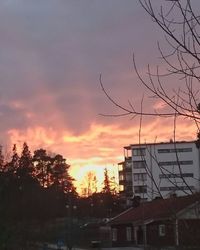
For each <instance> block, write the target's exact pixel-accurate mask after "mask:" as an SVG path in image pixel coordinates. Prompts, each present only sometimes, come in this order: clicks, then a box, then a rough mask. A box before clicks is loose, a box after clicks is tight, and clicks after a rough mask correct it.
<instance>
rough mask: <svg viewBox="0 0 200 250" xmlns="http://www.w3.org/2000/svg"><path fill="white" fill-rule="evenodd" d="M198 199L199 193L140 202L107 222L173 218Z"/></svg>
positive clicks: (116, 222) (199, 198)
mask: <svg viewBox="0 0 200 250" xmlns="http://www.w3.org/2000/svg"><path fill="white" fill-rule="evenodd" d="M197 201H200V194H199V193H198V194H194V195H188V196H183V197H173V198H169V199H157V200H153V201H151V202H144V203H141V204H140V205H139V206H138V207H136V208H134V207H132V208H129V209H128V210H126V211H125V212H123V213H121V214H119V215H118V216H116V217H115V218H113V219H112V220H111V221H110V222H109V224H111V225H112V224H126V223H132V222H137V221H138V222H139V221H143V222H144V221H148V220H158V219H165V218H173V216H175V214H177V213H178V212H180V211H181V210H183V209H185V208H186V207H188V206H190V205H192V204H194V203H195V202H197Z"/></svg>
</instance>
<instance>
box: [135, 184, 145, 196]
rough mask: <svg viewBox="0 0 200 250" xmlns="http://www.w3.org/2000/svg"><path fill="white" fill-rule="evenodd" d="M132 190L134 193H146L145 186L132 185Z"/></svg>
mask: <svg viewBox="0 0 200 250" xmlns="http://www.w3.org/2000/svg"><path fill="white" fill-rule="evenodd" d="M134 192H135V193H136V194H139V193H147V186H146V185H145V186H134Z"/></svg>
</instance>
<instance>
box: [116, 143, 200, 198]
mask: <svg viewBox="0 0 200 250" xmlns="http://www.w3.org/2000/svg"><path fill="white" fill-rule="evenodd" d="M118 166H119V185H120V193H121V195H122V197H124V198H125V199H126V201H129V200H131V199H132V198H133V197H134V196H140V198H141V199H143V200H152V199H155V198H156V197H160V196H162V197H165V198H167V197H169V196H171V195H177V196H183V195H187V194H191V193H193V192H196V191H200V158H199V149H198V148H197V147H196V144H195V141H188V142H185V141H181V142H175V143H174V142H172V141H170V142H164V143H146V144H131V145H129V146H125V147H124V161H123V162H120V163H119V164H118Z"/></svg>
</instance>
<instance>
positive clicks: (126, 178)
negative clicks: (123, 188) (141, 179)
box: [125, 173, 132, 181]
mask: <svg viewBox="0 0 200 250" xmlns="http://www.w3.org/2000/svg"><path fill="white" fill-rule="evenodd" d="M125 180H126V181H132V176H131V173H126V176H125Z"/></svg>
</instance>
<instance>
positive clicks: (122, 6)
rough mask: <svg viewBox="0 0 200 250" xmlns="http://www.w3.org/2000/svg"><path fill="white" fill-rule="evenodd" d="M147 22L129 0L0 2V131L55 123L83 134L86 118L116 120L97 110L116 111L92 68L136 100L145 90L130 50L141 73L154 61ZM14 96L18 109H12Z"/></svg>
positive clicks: (119, 94) (154, 32)
mask: <svg viewBox="0 0 200 250" xmlns="http://www.w3.org/2000/svg"><path fill="white" fill-rule="evenodd" d="M153 27H155V25H154V24H153V23H152V22H151V20H150V18H149V17H148V16H147V14H146V13H145V12H144V10H143V9H142V8H141V6H139V4H138V2H137V1H133V0H124V1H122V0H101V1H99V0H93V1H91V0H84V1H83V0H77V1H62V0H61V1H55V0H42V1H35V0H30V1H25V0H14V1H11V0H3V1H1V2H0V55H1V56H0V93H1V94H0V100H1V101H2V102H3V103H4V105H5V106H2V107H1V109H2V110H1V112H2V114H3V124H2V125H1V127H0V130H3V131H5V129H6V126H7V128H8V129H10V128H13V129H14V128H16V129H21V130H22V129H23V128H27V127H31V126H36V125H37V126H44V127H49V126H51V127H54V128H55V129H56V128H57V127H58V124H61V125H60V126H61V127H62V128H64V127H66V128H67V129H70V130H71V131H74V133H82V132H83V131H84V130H87V129H88V128H89V127H90V124H91V123H98V122H99V123H103V124H109V123H113V124H115V123H120V122H121V120H111V119H105V118H104V117H101V116H99V115H98V114H99V113H104V112H105V113H112V112H117V110H116V109H115V108H114V107H113V106H112V105H110V104H109V103H108V101H107V100H106V98H105V96H104V95H103V93H102V91H101V90H100V86H99V74H100V73H102V75H103V81H104V84H105V86H106V88H107V89H108V91H110V93H111V94H112V95H113V97H114V98H116V100H119V101H120V103H122V104H125V105H127V103H128V101H127V100H128V99H130V100H133V101H136V102H137V104H138V105H140V97H141V96H142V94H143V92H144V89H142V88H141V86H140V85H139V84H138V80H137V78H136V76H135V73H134V71H133V66H132V53H133V51H135V53H136V56H137V58H138V61H137V62H138V68H139V69H140V70H141V71H142V72H144V69H145V66H144V65H146V64H147V63H151V62H152V63H155V61H154V59H153V58H155V57H156V55H157V54H156V53H157V50H156V44H155V41H156V40H157V38H159V34H158V33H159V29H156V28H155V29H154V28H153ZM19 100H20V101H21V102H22V103H23V109H11V108H10V106H9V105H10V103H12V102H15V101H19ZM27 114H28V115H27ZM30 114H31V115H30ZM122 123H123V124H124V123H126V124H127V123H130V121H129V120H127V121H125V120H122Z"/></svg>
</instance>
